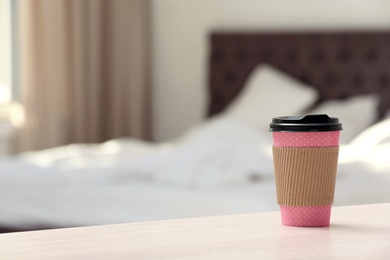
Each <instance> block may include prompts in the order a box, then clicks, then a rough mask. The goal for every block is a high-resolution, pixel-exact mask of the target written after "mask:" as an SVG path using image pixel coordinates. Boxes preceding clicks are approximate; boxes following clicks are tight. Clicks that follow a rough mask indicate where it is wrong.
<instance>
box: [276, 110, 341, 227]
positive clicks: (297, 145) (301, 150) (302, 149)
mask: <svg viewBox="0 0 390 260" xmlns="http://www.w3.org/2000/svg"><path fill="white" fill-rule="evenodd" d="M341 130H342V125H341V123H340V122H339V119H338V118H334V117H329V116H328V115H326V114H319V115H306V116H302V117H299V116H285V117H275V118H273V119H272V123H271V124H270V131H271V132H272V136H273V148H272V150H273V161H274V169H275V182H276V193H277V199H278V204H279V205H280V211H281V217H282V224H283V225H287V226H299V227H321V226H329V223H330V214H331V207H332V203H333V198H334V191H335V184H336V172H337V161H338V152H339V137H340V131H341Z"/></svg>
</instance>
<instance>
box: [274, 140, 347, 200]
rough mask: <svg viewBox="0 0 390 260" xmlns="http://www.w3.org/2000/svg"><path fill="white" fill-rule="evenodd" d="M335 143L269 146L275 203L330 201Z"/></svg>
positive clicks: (337, 148) (333, 179)
mask: <svg viewBox="0 0 390 260" xmlns="http://www.w3.org/2000/svg"><path fill="white" fill-rule="evenodd" d="M338 153H339V146H334V147H321V148H294V147H275V146H274V147H273V157H274V168H275V182H276V192H277V198H278V204H279V205H285V206H323V205H331V204H332V203H333V199H334V191H335V185H336V173H337V161H338Z"/></svg>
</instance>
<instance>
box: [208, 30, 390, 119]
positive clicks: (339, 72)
mask: <svg viewBox="0 0 390 260" xmlns="http://www.w3.org/2000/svg"><path fill="white" fill-rule="evenodd" d="M209 44H210V53H209V66H210V68H209V88H210V90H209V109H208V114H209V115H213V114H216V113H219V112H221V111H222V110H223V109H224V108H225V107H226V106H227V105H228V104H229V102H231V101H232V100H233V99H234V98H235V97H236V96H237V94H238V93H239V92H240V90H241V89H242V88H243V86H244V83H245V81H246V79H247V78H248V76H249V75H250V73H251V71H252V70H253V69H254V68H255V67H256V66H257V65H259V64H262V63H267V64H270V65H272V66H274V67H276V68H278V69H280V70H281V71H284V72H286V73H288V74H290V75H291V76H293V77H295V78H297V79H298V80H300V81H302V82H304V83H307V84H308V85H311V86H313V87H315V88H317V89H318V91H319V93H320V98H319V100H318V101H317V104H318V103H320V102H322V101H324V100H328V99H344V98H347V97H350V96H353V95H358V94H366V93H378V94H379V96H380V98H381V101H380V105H379V107H378V118H381V117H383V115H384V114H385V112H386V111H387V110H388V109H390V32H316V33H308V32H302V33H300V32H293V33H226V32H225V33H218V32H216V33H212V34H211V36H210V39H209Z"/></svg>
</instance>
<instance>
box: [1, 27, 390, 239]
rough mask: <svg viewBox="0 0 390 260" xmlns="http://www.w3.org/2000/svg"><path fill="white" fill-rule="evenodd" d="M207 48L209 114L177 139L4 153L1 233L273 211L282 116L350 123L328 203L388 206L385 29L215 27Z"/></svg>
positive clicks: (389, 88)
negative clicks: (274, 135) (276, 128)
mask: <svg viewBox="0 0 390 260" xmlns="http://www.w3.org/2000/svg"><path fill="white" fill-rule="evenodd" d="M209 46H210V51H209V68H208V71H209V74H208V75H209V77H208V78H209V81H208V93H209V105H208V115H207V118H206V119H205V120H204V122H202V123H200V124H198V125H196V126H194V127H193V128H192V129H190V130H189V131H187V132H186V133H184V134H183V135H182V136H179V137H178V138H176V139H175V140H172V141H171V142H169V143H164V144H156V143H148V142H144V141H141V140H135V139H131V138H127V139H116V140H111V141H108V142H106V143H102V144H90V145H83V144H73V145H68V146H64V147H58V148H53V149H48V150H44V151H39V152H31V153H24V154H21V155H19V156H15V157H10V158H1V159H0V178H1V179H0V180H1V182H0V185H1V189H0V226H1V227H2V228H1V231H2V232H10V231H22V230H36V229H45V228H61V227H74V226H86V225H99V224H113V223H123V222H135V221H150V220H161V219H171V218H183V217H197V216H210V215H221V214H239V213H249V212H262V211H271V210H278V205H277V204H276V195H275V188H274V182H273V166H272V157H271V153H270V148H271V135H270V134H269V133H268V132H267V127H268V126H267V125H268V122H269V121H270V120H271V118H272V116H281V115H283V114H279V113H286V114H291V113H313V112H322V110H325V111H329V112H330V113H334V114H332V115H333V116H339V115H341V116H342V117H341V119H342V122H343V123H347V122H350V127H346V126H345V128H346V129H345V133H348V132H349V134H348V135H349V136H348V135H347V134H345V136H348V139H346V140H344V141H345V142H344V145H343V146H342V148H341V154H340V165H339V174H338V181H337V188H336V198H335V204H334V205H336V206H337V205H352V204H363V203H380V202H390V189H389V185H390V163H389V162H387V161H388V160H387V156H386V155H387V154H389V152H390V146H389V143H390V123H389V122H390V121H389V120H390V119H388V116H389V114H388V111H389V108H390V81H389V80H390V66H389V65H390V48H389V47H388V46H390V33H389V32H383V31H380V32H379V31H378V32H336V33H334V32H316V33H310V32H290V33H280V32H278V33H253V32H252V33H242V32H239V33H235V32H229V33H227V32H213V33H211V35H210V38H209ZM260 85H261V88H259V86H260ZM276 97H277V98H276ZM260 100H261V102H260ZM278 102H279V103H280V102H281V105H278ZM321 109H322V110H321ZM352 114H353V115H355V116H354V117H351V115H352ZM347 125H348V124H347ZM370 125H373V126H371V127H369V126H370ZM351 130H356V131H352V132H351ZM387 133H389V134H387ZM343 134H344V133H343Z"/></svg>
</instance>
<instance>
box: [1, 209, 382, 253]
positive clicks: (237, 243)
mask: <svg viewBox="0 0 390 260" xmlns="http://www.w3.org/2000/svg"><path fill="white" fill-rule="evenodd" d="M0 258H1V259H91V258H92V259H171V258H179V259H182V258H199V259H239V258H241V259H390V204H372V205H362V206H349V207H335V208H333V210H332V219H331V226H330V227H322V228H301V227H288V226H283V225H281V224H280V216H279V212H269V213H258V214H247V215H231V216H217V217H205V218H189V219H178V220H165V221H154V222H142V223H130V224H117V225H107V226H92V227H81V228H67V229H55V230H46V231H32V232H20V233H10V234H2V235H0Z"/></svg>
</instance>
